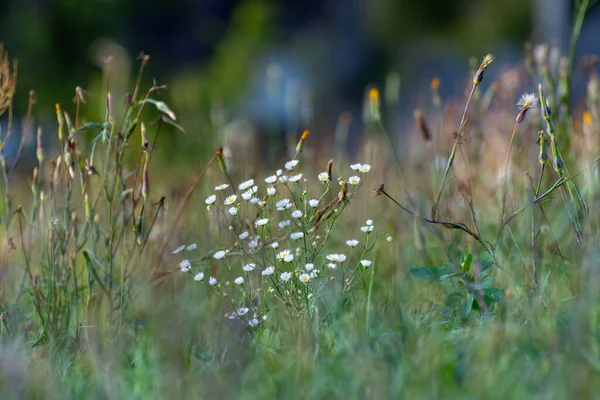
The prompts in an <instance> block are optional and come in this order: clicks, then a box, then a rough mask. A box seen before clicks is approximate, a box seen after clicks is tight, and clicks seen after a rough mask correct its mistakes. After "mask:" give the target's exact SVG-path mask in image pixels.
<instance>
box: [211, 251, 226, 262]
mask: <svg viewBox="0 0 600 400" xmlns="http://www.w3.org/2000/svg"><path fill="white" fill-rule="evenodd" d="M226 254H227V251H225V250H219V251H217V252H216V253H215V254H213V258H216V259H217V260H220V259H221V258H223V257H225V255H226Z"/></svg>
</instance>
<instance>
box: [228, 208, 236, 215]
mask: <svg viewBox="0 0 600 400" xmlns="http://www.w3.org/2000/svg"><path fill="white" fill-rule="evenodd" d="M227 212H228V213H229V214H231V215H237V213H238V209H237V208H236V207H230V208H229V210H227Z"/></svg>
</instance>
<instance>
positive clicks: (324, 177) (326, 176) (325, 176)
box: [317, 172, 329, 182]
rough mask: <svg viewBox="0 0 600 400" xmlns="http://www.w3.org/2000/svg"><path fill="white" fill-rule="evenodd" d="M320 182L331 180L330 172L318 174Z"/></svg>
mask: <svg viewBox="0 0 600 400" xmlns="http://www.w3.org/2000/svg"><path fill="white" fill-rule="evenodd" d="M317 178H319V181H320V182H327V181H328V180H329V174H328V173H327V172H321V173H319V175H317Z"/></svg>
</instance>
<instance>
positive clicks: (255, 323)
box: [248, 318, 260, 328]
mask: <svg viewBox="0 0 600 400" xmlns="http://www.w3.org/2000/svg"><path fill="white" fill-rule="evenodd" d="M259 322H260V321H259V320H257V319H256V318H252V319H251V320H250V321H248V325H250V327H252V328H254V327H255V326H256V325H258V323H259Z"/></svg>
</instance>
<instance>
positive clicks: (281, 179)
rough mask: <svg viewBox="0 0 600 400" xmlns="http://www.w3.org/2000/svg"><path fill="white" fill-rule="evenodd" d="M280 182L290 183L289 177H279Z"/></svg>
mask: <svg viewBox="0 0 600 400" xmlns="http://www.w3.org/2000/svg"><path fill="white" fill-rule="evenodd" d="M278 181H279V182H280V183H286V182H287V181H288V177H287V176H285V175H282V176H280V177H279V179H278Z"/></svg>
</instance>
